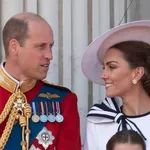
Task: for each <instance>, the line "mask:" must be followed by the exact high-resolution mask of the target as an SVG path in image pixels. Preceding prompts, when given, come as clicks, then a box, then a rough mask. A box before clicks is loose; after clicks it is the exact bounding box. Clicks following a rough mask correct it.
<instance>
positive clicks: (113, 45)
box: [82, 20, 150, 150]
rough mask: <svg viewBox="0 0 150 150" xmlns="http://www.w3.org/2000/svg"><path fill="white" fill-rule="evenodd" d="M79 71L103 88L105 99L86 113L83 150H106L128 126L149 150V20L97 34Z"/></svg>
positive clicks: (86, 52)
mask: <svg viewBox="0 0 150 150" xmlns="http://www.w3.org/2000/svg"><path fill="white" fill-rule="evenodd" d="M82 70H83V73H84V75H85V76H86V77H87V78H88V79H89V80H91V81H93V82H94V83H98V84H100V85H104V86H105V88H106V98H105V100H103V101H102V103H101V104H95V105H94V106H93V107H92V108H91V110H90V111H89V113H88V115H87V129H86V137H85V142H84V150H105V149H106V144H107V141H108V140H109V139H110V137H111V136H112V135H114V134H115V133H116V132H117V131H121V130H127V129H128V130H130V129H132V130H135V131H137V132H138V133H139V134H140V135H141V136H142V138H143V139H144V140H145V142H146V146H147V149H148V150H149V149H150V134H149V133H150V128H149V126H150V122H149V120H150V20H142V21H134V22H129V23H125V24H122V25H119V26H117V27H114V28H112V29H110V30H109V31H107V32H105V33H104V34H102V35H101V36H99V37H98V38H97V39H96V40H95V41H93V42H92V43H91V44H90V45H89V46H88V48H87V49H86V51H85V53H84V55H83V58H82ZM120 99H121V100H122V104H120V103H119V100H120Z"/></svg>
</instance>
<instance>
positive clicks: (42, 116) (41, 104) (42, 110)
mask: <svg viewBox="0 0 150 150" xmlns="http://www.w3.org/2000/svg"><path fill="white" fill-rule="evenodd" d="M40 106H41V113H42V114H41V115H40V121H41V122H47V116H46V115H45V114H44V105H43V102H40Z"/></svg>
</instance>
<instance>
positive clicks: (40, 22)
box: [0, 12, 81, 150]
mask: <svg viewBox="0 0 150 150" xmlns="http://www.w3.org/2000/svg"><path fill="white" fill-rule="evenodd" d="M3 43H4V48H5V54H6V60H5V61H4V62H2V64H1V66H0V95H1V101H0V113H1V114H0V129H1V130H0V135H1V138H0V150H3V149H4V150H12V149H13V150H54V149H56V150H81V141H80V127H79V126H80V125H79V114H78V109H77V97H76V95H75V94H74V93H72V92H71V91H70V90H69V89H67V88H64V87H59V86H56V85H51V84H48V83H46V82H43V81H42V80H43V79H44V78H45V77H46V75H47V72H48V68H49V65H50V61H51V60H52V58H53V57H52V46H53V44H54V40H53V31H52V29H51V27H50V26H49V24H48V23H47V22H46V21H45V20H44V19H43V18H42V17H40V16H38V15H36V14H33V13H27V12H24V13H20V14H17V15H15V16H13V17H12V18H10V19H9V20H8V21H7V23H6V24H5V26H4V29H3Z"/></svg>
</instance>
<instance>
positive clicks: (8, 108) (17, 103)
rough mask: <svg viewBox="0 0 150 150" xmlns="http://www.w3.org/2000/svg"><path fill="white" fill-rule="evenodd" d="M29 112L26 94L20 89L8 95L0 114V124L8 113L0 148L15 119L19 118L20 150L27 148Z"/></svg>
mask: <svg viewBox="0 0 150 150" xmlns="http://www.w3.org/2000/svg"><path fill="white" fill-rule="evenodd" d="M31 113H32V112H31V107H30V105H29V104H28V103H27V99H26V96H25V95H24V94H23V93H22V92H21V91H20V90H19V91H17V92H16V93H13V94H12V95H11V96H10V97H9V99H8V101H7V103H6V105H5V107H4V109H3V111H2V113H1V114H0V124H1V123H2V122H3V121H4V120H5V119H6V117H7V116H8V114H9V118H8V121H7V123H6V126H5V129H4V131H3V133H2V136H1V138H0V150H3V149H4V147H5V145H6V143H7V141H8V138H9V136H10V134H11V131H12V128H13V126H14V123H15V121H16V120H19V124H20V126H21V127H22V141H21V146H22V150H28V149H29V134H30V130H29V118H30V117H31Z"/></svg>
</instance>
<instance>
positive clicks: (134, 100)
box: [122, 89, 150, 116]
mask: <svg viewBox="0 0 150 150" xmlns="http://www.w3.org/2000/svg"><path fill="white" fill-rule="evenodd" d="M139 91H140V92H139ZM133 93H134V94H133ZM122 101H123V107H122V111H123V112H124V113H125V114H126V115H128V116H135V115H142V114H145V113H147V112H150V97H149V95H148V94H147V93H146V92H145V91H144V89H140V90H137V92H136V91H135V92H132V94H130V95H128V96H124V97H122Z"/></svg>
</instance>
